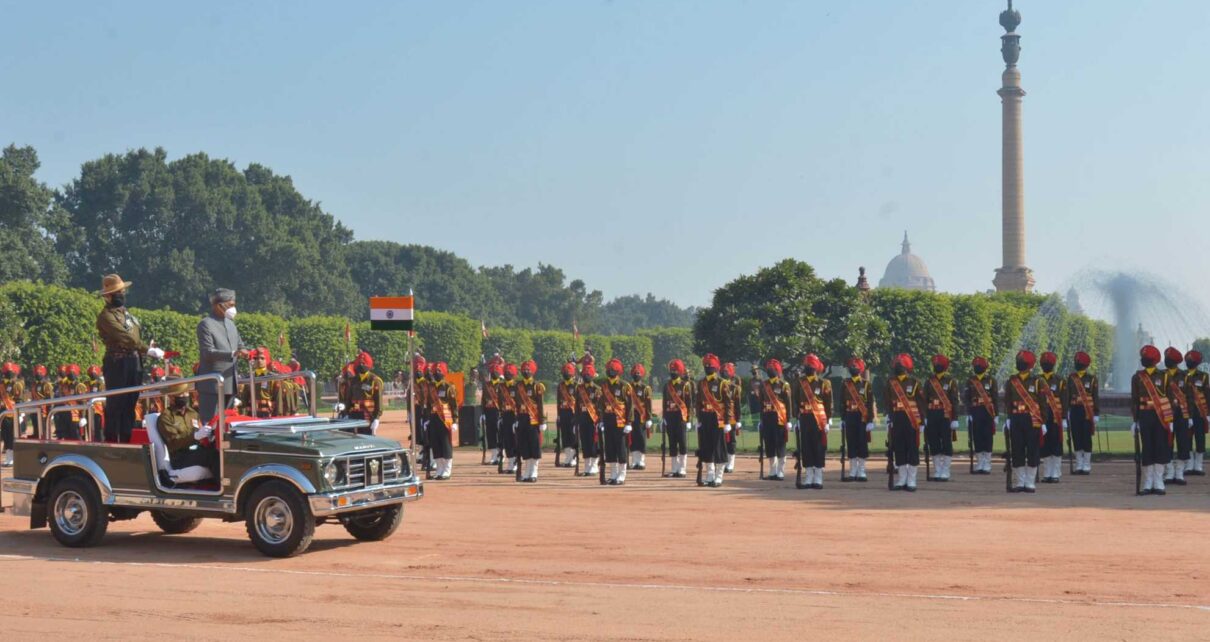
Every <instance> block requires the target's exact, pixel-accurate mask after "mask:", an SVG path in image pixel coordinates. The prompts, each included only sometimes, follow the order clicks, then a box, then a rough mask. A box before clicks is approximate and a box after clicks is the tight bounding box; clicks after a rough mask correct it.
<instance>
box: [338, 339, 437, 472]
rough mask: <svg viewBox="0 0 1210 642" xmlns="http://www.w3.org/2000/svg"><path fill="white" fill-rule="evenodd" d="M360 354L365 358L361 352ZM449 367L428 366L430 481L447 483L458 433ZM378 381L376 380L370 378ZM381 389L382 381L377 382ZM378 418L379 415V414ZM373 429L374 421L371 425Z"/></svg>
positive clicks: (426, 440) (375, 422) (427, 441)
mask: <svg viewBox="0 0 1210 642" xmlns="http://www.w3.org/2000/svg"><path fill="white" fill-rule="evenodd" d="M362 354H365V353H364V352H363V353H362ZM448 374H449V366H448V365H446V363H445V362H444V361H438V362H437V363H434V364H432V366H431V369H430V370H429V377H431V378H432V382H431V383H430V384H429V395H428V397H429V407H428V411H429V419H428V435H427V436H426V438H425V442H426V443H427V444H428V445H429V456H430V457H432V458H433V466H434V469H433V479H449V478H450V474H452V473H453V470H454V433H456V432H458V391H457V390H456V389H455V388H454V384H452V383H450V382H449V381H447V380H446V378H445V377H446V375H448ZM374 378H375V379H378V377H377V376H375V377H374ZM378 388H379V390H381V389H382V380H381V379H378ZM379 413H380V414H381V411H379ZM374 425H375V427H377V425H378V421H377V420H375V421H374Z"/></svg>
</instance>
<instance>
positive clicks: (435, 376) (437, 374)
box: [433, 372, 445, 381]
mask: <svg viewBox="0 0 1210 642" xmlns="http://www.w3.org/2000/svg"><path fill="white" fill-rule="evenodd" d="M442 379H445V375H443V374H441V373H440V372H434V373H433V381H441V380H442Z"/></svg>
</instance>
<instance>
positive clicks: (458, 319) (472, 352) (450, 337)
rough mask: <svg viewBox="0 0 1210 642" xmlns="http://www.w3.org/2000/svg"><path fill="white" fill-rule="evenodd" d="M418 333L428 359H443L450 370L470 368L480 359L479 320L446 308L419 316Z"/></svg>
mask: <svg viewBox="0 0 1210 642" xmlns="http://www.w3.org/2000/svg"><path fill="white" fill-rule="evenodd" d="M416 336H417V338H419V339H420V341H421V344H422V346H423V349H424V356H425V358H426V359H428V360H430V361H433V360H437V361H444V362H446V363H447V364H449V367H450V370H452V371H455V372H470V370H471V368H474V367H475V365H477V364H478V363H479V354H480V352H479V348H480V345H479V341H480V339H481V338H482V335H481V334H480V333H479V322H478V321H475V320H474V319H469V318H467V317H463V316H459V315H456V314H448V313H445V312H424V313H421V314H418V315H417V316H416Z"/></svg>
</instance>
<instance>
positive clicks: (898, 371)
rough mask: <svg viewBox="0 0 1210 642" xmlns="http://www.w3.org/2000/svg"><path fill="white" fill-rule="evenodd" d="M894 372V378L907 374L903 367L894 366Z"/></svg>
mask: <svg viewBox="0 0 1210 642" xmlns="http://www.w3.org/2000/svg"><path fill="white" fill-rule="evenodd" d="M894 372H895V376H896V377H898V376H899V375H902V374H907V368H904V367H903V366H895V369H894Z"/></svg>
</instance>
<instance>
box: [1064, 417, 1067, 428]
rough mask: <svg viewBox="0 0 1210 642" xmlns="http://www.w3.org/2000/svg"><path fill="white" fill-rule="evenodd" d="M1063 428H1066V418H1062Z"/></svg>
mask: <svg viewBox="0 0 1210 642" xmlns="http://www.w3.org/2000/svg"><path fill="white" fill-rule="evenodd" d="M1063 428H1064V429H1066V428H1067V420H1066V419H1064V420H1063Z"/></svg>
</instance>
